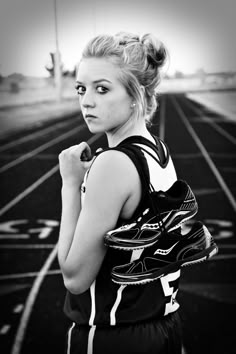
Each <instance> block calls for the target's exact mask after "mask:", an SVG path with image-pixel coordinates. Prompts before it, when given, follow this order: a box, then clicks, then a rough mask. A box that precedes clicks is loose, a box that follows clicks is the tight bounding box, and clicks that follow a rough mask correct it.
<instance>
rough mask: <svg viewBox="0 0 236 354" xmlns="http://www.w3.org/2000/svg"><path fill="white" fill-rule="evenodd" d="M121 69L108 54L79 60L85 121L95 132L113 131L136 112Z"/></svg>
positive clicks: (77, 83) (78, 83)
mask: <svg viewBox="0 0 236 354" xmlns="http://www.w3.org/2000/svg"><path fill="white" fill-rule="evenodd" d="M119 73H120V69H119V67H118V66H116V65H115V64H113V63H112V62H111V61H110V60H108V59H105V58H87V59H83V60H82V61H81V62H80V65H79V68H78V74H77V80H76V89H77V92H78V94H79V97H80V105H81V110H82V114H83V117H84V120H85V122H86V123H87V125H88V128H89V130H90V131H91V132H92V133H101V132H106V133H109V132H113V131H116V129H119V128H120V127H122V126H123V125H124V124H125V123H126V122H127V121H128V119H129V118H130V117H131V115H132V114H133V108H132V99H131V97H130V96H129V95H128V93H127V91H126V89H125V87H124V86H123V85H122V83H121V82H120V81H119Z"/></svg>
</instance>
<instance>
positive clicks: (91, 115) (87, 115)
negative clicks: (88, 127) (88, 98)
mask: <svg viewBox="0 0 236 354" xmlns="http://www.w3.org/2000/svg"><path fill="white" fill-rule="evenodd" d="M85 118H97V117H96V116H94V115H93V114H85Z"/></svg>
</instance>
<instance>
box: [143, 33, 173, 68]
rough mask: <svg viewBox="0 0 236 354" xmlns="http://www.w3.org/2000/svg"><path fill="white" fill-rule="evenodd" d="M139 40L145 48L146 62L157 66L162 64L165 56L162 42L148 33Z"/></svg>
mask: <svg viewBox="0 0 236 354" xmlns="http://www.w3.org/2000/svg"><path fill="white" fill-rule="evenodd" d="M141 42H142V44H143V46H144V48H145V51H146V55H147V60H148V63H149V64H151V65H153V66H157V67H161V66H163V65H164V63H165V61H166V57H167V53H166V48H165V46H164V44H163V43H162V42H161V41H160V40H158V39H157V38H156V37H154V36H153V35H152V34H149V33H148V34H145V35H144V36H143V37H142V38H141Z"/></svg>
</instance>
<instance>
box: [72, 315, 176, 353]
mask: <svg viewBox="0 0 236 354" xmlns="http://www.w3.org/2000/svg"><path fill="white" fill-rule="evenodd" d="M181 333H182V331H181V324H180V319H179V314H178V313H177V312H175V313H172V314H169V315H168V316H166V317H163V319H161V320H159V321H152V322H145V323H139V324H132V325H121V326H104V327H101V326H99V327H98V326H93V327H89V326H80V325H76V324H73V325H72V327H71V328H70V329H69V331H68V338H67V350H66V353H67V354H121V353H122V354H181V347H182V341H181V338H182V335H181Z"/></svg>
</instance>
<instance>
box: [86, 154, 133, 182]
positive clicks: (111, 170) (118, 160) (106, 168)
mask: <svg viewBox="0 0 236 354" xmlns="http://www.w3.org/2000/svg"><path fill="white" fill-rule="evenodd" d="M92 171H93V172H96V173H102V174H107V175H109V176H112V175H114V174H117V173H118V175H124V173H125V174H130V173H131V174H132V172H133V173H135V172H136V168H135V166H134V164H133V162H132V161H131V159H130V158H129V157H128V156H127V155H126V154H125V153H123V152H122V151H118V150H106V151H104V152H102V153H101V154H100V155H98V157H97V158H96V159H95V161H94V163H93V165H92V168H91V172H92Z"/></svg>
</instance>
